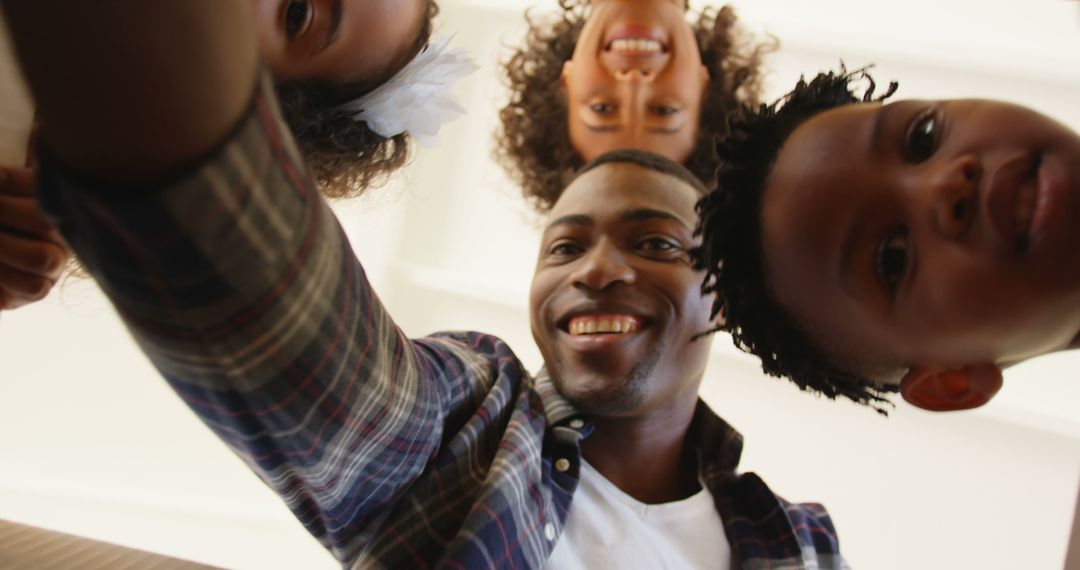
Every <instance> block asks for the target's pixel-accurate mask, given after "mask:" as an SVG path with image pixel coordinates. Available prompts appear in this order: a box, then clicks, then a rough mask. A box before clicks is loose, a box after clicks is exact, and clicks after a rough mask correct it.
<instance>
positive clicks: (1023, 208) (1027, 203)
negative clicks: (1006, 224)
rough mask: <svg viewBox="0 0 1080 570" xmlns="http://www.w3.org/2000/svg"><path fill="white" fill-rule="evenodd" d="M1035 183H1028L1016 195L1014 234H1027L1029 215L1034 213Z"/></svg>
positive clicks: (1029, 223) (1029, 222)
mask: <svg viewBox="0 0 1080 570" xmlns="http://www.w3.org/2000/svg"><path fill="white" fill-rule="evenodd" d="M1035 198H1036V194H1035V185H1034V184H1029V185H1026V186H1024V187H1023V188H1021V189H1020V192H1018V193H1017V195H1016V212H1015V215H1016V217H1015V220H1016V235H1017V236H1018V237H1022V236H1025V235H1027V233H1028V229H1029V226H1030V225H1031V217H1032V216H1033V215H1034V214H1035Z"/></svg>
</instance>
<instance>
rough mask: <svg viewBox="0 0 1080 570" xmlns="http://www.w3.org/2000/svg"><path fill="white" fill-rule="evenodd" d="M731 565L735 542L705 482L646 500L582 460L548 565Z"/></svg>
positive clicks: (573, 568)
mask: <svg viewBox="0 0 1080 570" xmlns="http://www.w3.org/2000/svg"><path fill="white" fill-rule="evenodd" d="M601 568H619V569H620V570H623V569H634V568H641V569H648V570H661V569H671V570H676V569H678V570H682V569H685V568H708V569H720V570H728V569H729V568H731V546H730V545H729V544H728V541H727V535H725V534H724V523H723V521H721V520H720V514H719V513H717V512H716V505H715V504H714V503H713V496H712V493H710V492H709V490H708V489H706V488H705V486H704V485H703V486H702V488H701V491H699V492H697V493H696V494H694V495H693V496H691V497H688V498H686V499H683V500H681V501H675V502H673V503H663V504H660V505H647V504H645V503H642V502H641V501H638V500H637V499H635V498H633V497H631V496H630V495H627V494H626V493H624V492H622V491H621V490H620V489H619V488H618V487H616V486H615V485H614V484H612V483H611V482H610V481H608V480H607V479H605V478H604V476H603V475H601V474H600V472H599V471H597V470H596V469H594V468H593V467H592V466H591V465H589V464H587V463H585V462H584V461H582V463H581V482H580V483H579V484H578V488H577V491H576V492H575V493H574V500H573V502H572V503H570V512H569V513H568V514H567V517H566V527H565V528H564V529H563V533H562V536H560V537H559V541H558V542H557V543H556V544H555V551H554V552H552V553H551V557H550V558H548V561H547V563H546V564H544V569H545V570H596V569H601Z"/></svg>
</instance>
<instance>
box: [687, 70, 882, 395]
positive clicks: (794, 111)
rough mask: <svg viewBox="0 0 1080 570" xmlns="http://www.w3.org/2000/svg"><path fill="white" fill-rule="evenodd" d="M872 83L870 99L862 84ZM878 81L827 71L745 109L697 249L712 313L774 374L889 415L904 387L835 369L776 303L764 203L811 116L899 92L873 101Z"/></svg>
mask: <svg viewBox="0 0 1080 570" xmlns="http://www.w3.org/2000/svg"><path fill="white" fill-rule="evenodd" d="M856 80H858V81H864V82H865V83H866V84H867V85H866V88H865V89H864V90H863V93H862V94H861V95H856V94H855V92H854V91H853V89H852V86H851V83H852V82H853V81H856ZM874 87H875V84H874V80H873V78H872V77H870V75H869V74H868V73H867V72H866V70H865V69H861V70H858V71H855V72H852V73H848V72H847V70H846V69H845V68H844V67H843V66H841V68H840V70H839V71H838V72H827V73H820V74H818V75H817V76H816V77H814V78H813V79H812V80H811V81H809V82H807V81H806V80H805V79H800V80H799V82H798V84H797V85H796V86H795V89H794V90H793V91H792V92H790V93H788V94H787V95H785V96H784V97H781V98H780V99H778V100H777V101H775V102H773V103H772V104H762V105H760V106H758V107H756V108H751V107H743V108H741V109H739V110H738V111H736V112H735V113H734V114H733V115H732V117H731V122H730V131H729V133H728V134H727V135H726V136H725V137H723V138H722V139H720V140H719V141H718V143H717V147H716V150H717V153H718V155H719V157H720V166H719V167H718V168H717V188H716V190H715V191H713V192H711V193H709V194H708V195H706V196H705V197H704V198H702V199H701V200H700V201H699V202H698V205H697V210H698V218H699V220H698V223H699V226H698V231H699V232H700V233H701V236H702V244H701V246H700V247H699V248H697V249H695V250H694V251H693V255H694V257H695V265H696V267H697V268H698V269H703V270H704V271H705V273H706V277H705V282H704V283H703V284H702V290H703V291H704V292H706V293H715V294H716V297H715V301H714V302H713V307H712V315H711V317H713V318H715V317H716V316H717V315H718V314H720V313H721V312H723V315H724V319H723V322H724V324H723V325H720V326H718V327H717V328H716V329H714V330H726V331H728V332H730V333H731V336H732V340H733V341H734V342H735V345H736V346H737V347H739V348H740V349H741V350H743V351H745V352H749V353H751V354H754V355H756V356H757V357H758V358H760V359H761V367H762V369H763V370H764V371H765V373H766V374H769V375H772V376H778V377H781V378H788V379H790V380H791V381H792V382H794V383H795V384H796V385H797V386H799V388H801V389H803V390H808V391H811V392H816V393H820V394H822V395H824V396H826V397H828V398H830V399H835V398H836V397H837V396H843V397H846V398H849V399H851V400H853V401H855V402H857V403H859V404H865V405H869V406H872V407H874V408H875V409H877V411H878V412H880V413H883V414H884V413H885V410H884V409H883V406H884V405H887V404H890V401H889V400H888V398H887V395H888V394H889V393H892V392H896V390H897V389H896V387H895V386H889V385H881V384H880V383H875V382H873V381H871V380H870V379H867V378H864V377H861V376H859V375H857V374H852V373H849V372H846V371H844V370H842V369H840V367H838V366H835V365H834V364H833V363H832V362H831V361H830V359H829V358H828V357H827V356H826V355H825V354H824V352H823V351H822V350H821V349H820V345H819V344H818V343H815V342H813V341H812V336H811V335H810V334H808V333H807V331H806V330H805V329H804V328H803V327H801V326H799V323H797V322H796V320H795V319H794V318H793V317H792V316H791V315H790V314H789V313H788V312H787V311H786V310H785V309H784V308H783V307H780V306H779V305H778V304H777V303H776V298H775V295H774V294H773V293H772V288H771V284H770V283H768V281H767V278H766V275H765V269H764V261H765V258H764V256H765V254H766V252H764V251H763V250H762V227H761V203H762V194H763V192H764V189H765V185H766V182H767V180H768V176H769V173H770V171H771V170H772V167H773V164H774V163H775V161H776V158H777V155H778V154H779V152H780V148H781V147H782V146H783V144H784V142H785V141H786V140H787V139H788V137H789V136H790V135H791V133H792V132H794V131H795V129H796V128H798V127H799V125H801V124H803V123H804V122H806V121H807V120H808V119H810V118H811V117H813V116H815V115H818V114H820V113H823V112H825V111H828V110H830V109H835V108H838V107H843V106H846V105H855V104H859V103H870V102H880V101H883V100H885V99H886V98H888V97H889V96H890V95H892V94H893V93H894V92H895V91H896V87H897V84H896V82H892V83H890V84H889V88H888V90H887V91H886V93H885V94H884V95H881V96H880V97H874Z"/></svg>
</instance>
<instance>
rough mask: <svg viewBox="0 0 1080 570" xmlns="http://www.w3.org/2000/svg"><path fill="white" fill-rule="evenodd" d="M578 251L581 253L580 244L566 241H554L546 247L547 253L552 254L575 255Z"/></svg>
mask: <svg viewBox="0 0 1080 570" xmlns="http://www.w3.org/2000/svg"><path fill="white" fill-rule="evenodd" d="M578 253H581V246H579V245H578V244H576V243H572V242H568V241H561V242H557V243H554V244H552V245H551V247H550V248H548V254H549V255H554V256H563V257H565V256H569V255H577V254H578Z"/></svg>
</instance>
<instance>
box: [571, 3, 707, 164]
mask: <svg viewBox="0 0 1080 570" xmlns="http://www.w3.org/2000/svg"><path fill="white" fill-rule="evenodd" d="M591 10H592V11H591V12H590V13H589V18H588V20H587V21H586V22H585V26H584V27H583V28H582V30H581V35H580V36H579V38H578V42H577V45H576V46H575V47H574V55H573V57H572V58H571V60H570V61H569V62H567V63H566V65H565V67H564V68H563V85H564V88H565V90H566V99H567V122H568V124H567V127H568V128H569V133H570V142H571V144H572V145H573V147H574V150H576V151H577V153H578V154H579V155H580V156H581V158H582V159H583V160H585V161H589V160H592V159H593V158H596V157H597V156H600V155H602V154H604V153H606V152H609V151H612V150H619V149H624V148H636V149H641V150H647V151H650V152H653V153H656V154H660V155H662V156H665V157H667V158H669V159H671V160H673V161H675V162H679V163H682V162H684V161H686V159H687V158H688V157H689V156H690V153H691V152H692V151H693V149H694V145H695V144H696V142H697V134H698V122H699V121H700V117H701V98H702V94H703V93H704V89H705V85H706V84H707V83H708V81H709V73H708V70H706V68H705V67H704V66H703V65H702V63H701V52H700V49H699V48H698V44H697V40H696V39H695V38H694V33H693V30H692V29H691V28H690V25H689V24H687V22H686V16H685V8H684V7H683V3H682V2H681V1H672V0H600V1H594V2H593V3H592V8H591Z"/></svg>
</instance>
